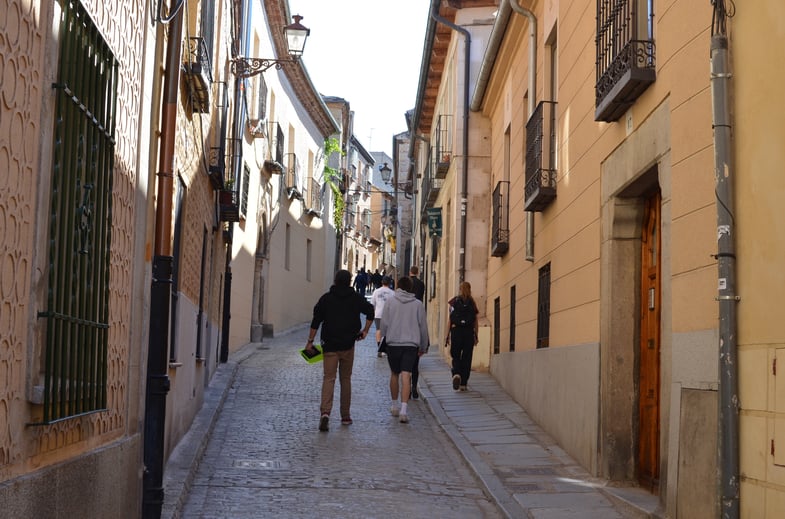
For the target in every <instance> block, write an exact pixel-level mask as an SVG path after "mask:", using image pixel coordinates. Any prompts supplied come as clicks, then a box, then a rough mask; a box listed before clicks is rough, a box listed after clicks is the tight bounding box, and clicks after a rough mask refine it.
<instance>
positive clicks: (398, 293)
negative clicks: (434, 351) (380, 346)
mask: <svg viewBox="0 0 785 519" xmlns="http://www.w3.org/2000/svg"><path fill="white" fill-rule="evenodd" d="M412 291H413V288H412V280H411V279H410V278H408V277H402V278H401V279H399V280H398V288H397V289H396V290H395V295H394V296H393V297H391V298H389V299H387V301H386V302H385V304H384V310H383V312H382V320H381V331H382V336H384V337H385V338H386V339H387V362H388V363H389V364H390V396H391V397H392V405H391V406H390V412H391V413H392V415H393V416H397V417H399V419H400V421H401V423H408V422H409V414H408V411H407V406H408V404H409V396H410V395H411V388H412V369H413V367H414V363H415V361H416V360H417V359H418V358H419V357H420V356H421V355H423V354H424V353H426V352H427V351H428V346H429V345H430V339H429V337H428V323H427V322H426V320H425V306H423V304H422V301H419V300H418V299H417V298H415V297H414V294H413V293H412ZM399 377H400V395H401V407H400V408H399V407H398V393H399V380H398V379H399Z"/></svg>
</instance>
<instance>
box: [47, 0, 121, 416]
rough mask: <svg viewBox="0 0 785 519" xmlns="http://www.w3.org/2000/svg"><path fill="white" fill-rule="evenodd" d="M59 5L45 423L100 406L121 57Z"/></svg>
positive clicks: (71, 4)
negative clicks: (119, 63) (119, 59)
mask: <svg viewBox="0 0 785 519" xmlns="http://www.w3.org/2000/svg"><path fill="white" fill-rule="evenodd" d="M61 5H62V15H61V19H60V36H61V38H62V42H61V45H60V57H59V68H60V70H59V76H58V78H57V83H55V84H54V85H53V87H54V89H55V97H56V100H55V119H54V120H55V125H54V142H53V160H52V162H53V171H52V195H51V212H50V222H49V251H48V252H49V281H48V290H47V292H48V296H47V300H46V310H45V311H43V312H40V313H39V314H38V315H39V317H41V318H43V319H45V322H46V344H45V352H44V372H43V379H44V389H43V416H42V420H43V423H53V422H56V421H59V420H63V419H66V418H70V417H74V416H79V415H84V414H87V413H92V412H97V411H102V410H105V409H106V405H107V354H108V342H109V259H110V249H111V230H112V183H113V173H114V156H115V144H116V141H115V122H116V121H115V117H116V109H117V87H118V62H117V60H116V59H115V56H114V54H113V53H112V51H111V49H110V48H109V45H108V44H107V43H106V42H105V41H104V39H103V38H102V37H101V35H100V31H99V30H98V28H97V27H96V26H95V24H94V23H93V21H92V20H91V19H90V17H89V16H88V14H87V12H86V11H85V10H84V8H83V7H82V5H81V3H80V2H79V1H78V0H63V1H62V2H61Z"/></svg>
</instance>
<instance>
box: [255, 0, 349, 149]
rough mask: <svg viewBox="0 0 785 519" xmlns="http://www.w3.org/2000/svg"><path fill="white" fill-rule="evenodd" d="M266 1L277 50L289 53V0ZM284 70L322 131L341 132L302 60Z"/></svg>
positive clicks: (327, 134) (299, 98)
mask: <svg viewBox="0 0 785 519" xmlns="http://www.w3.org/2000/svg"><path fill="white" fill-rule="evenodd" d="M262 5H263V6H264V9H265V11H266V13H267V23H269V24H270V28H271V31H270V32H271V33H272V39H273V45H274V47H275V53H276V54H277V55H278V56H285V55H286V54H287V46H286V36H285V35H284V32H283V28H284V27H285V26H287V25H289V24H290V23H291V22H290V20H291V15H290V13H289V2H288V1H287V0H265V1H264V2H262ZM282 70H283V72H284V74H285V75H286V77H287V78H288V79H289V82H290V83H291V85H292V88H293V90H294V92H296V95H297V99H298V100H299V101H300V103H301V104H302V105H303V107H304V108H305V109H306V110H307V111H308V114H309V115H310V116H311V118H312V119H313V121H314V123H315V124H316V127H317V128H318V129H319V131H320V132H321V133H322V135H323V136H324V137H325V138H327V137H329V136H331V135H334V134H336V133H338V132H339V131H340V127H339V126H338V123H336V122H335V119H333V116H332V114H331V113H330V110H329V109H328V108H327V105H326V104H325V103H324V100H323V99H322V96H321V94H319V92H318V91H317V90H316V87H314V85H313V82H312V81H311V77H310V76H309V75H308V71H307V70H306V68H305V65H304V64H303V62H302V60H300V61H298V62H297V63H295V64H293V65H292V66H288V67H284V68H283V69H282Z"/></svg>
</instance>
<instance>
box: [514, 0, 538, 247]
mask: <svg viewBox="0 0 785 519" xmlns="http://www.w3.org/2000/svg"><path fill="white" fill-rule="evenodd" d="M519 1H520V0H510V7H512V10H513V11H515V12H516V13H518V14H522V15H523V16H525V17H526V18H528V19H529V85H528V89H529V105H528V107H527V108H528V110H529V117H531V114H533V113H534V107H535V106H536V103H535V100H536V98H537V17H536V16H534V13H533V12H531V11H530V10H528V9H526V8H525V7H521V6H520V5H518V2H519ZM524 253H525V255H526V256H525V257H526V261H534V213H533V212H532V211H526V239H525V242H524Z"/></svg>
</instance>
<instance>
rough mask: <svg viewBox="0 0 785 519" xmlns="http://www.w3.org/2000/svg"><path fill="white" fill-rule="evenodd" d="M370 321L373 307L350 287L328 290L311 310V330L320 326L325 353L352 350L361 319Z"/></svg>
mask: <svg viewBox="0 0 785 519" xmlns="http://www.w3.org/2000/svg"><path fill="white" fill-rule="evenodd" d="M363 314H365V318H366V319H370V320H371V321H373V305H372V304H371V303H369V302H368V300H367V299H365V298H364V297H363V296H361V295H360V294H358V293H357V292H355V291H354V289H353V288H352V287H345V286H336V285H333V286H331V287H330V291H329V292H327V293H326V294H324V295H323V296H322V297H320V298H319V301H318V302H317V303H316V306H314V307H313V320H311V328H313V329H314V330H316V329H318V328H319V325H321V326H322V333H321V339H322V348H323V349H324V351H343V350H348V349H351V348H353V347H354V342H355V341H356V340H357V335H358V334H359V333H360V332H361V331H362V329H363V325H362V322H361V320H360V316H362V315H363Z"/></svg>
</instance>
